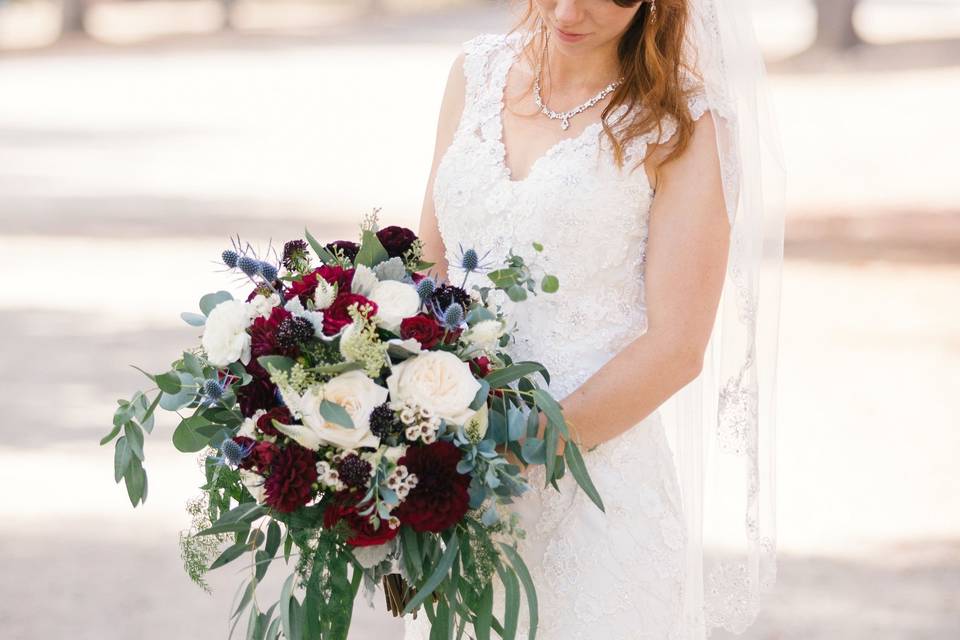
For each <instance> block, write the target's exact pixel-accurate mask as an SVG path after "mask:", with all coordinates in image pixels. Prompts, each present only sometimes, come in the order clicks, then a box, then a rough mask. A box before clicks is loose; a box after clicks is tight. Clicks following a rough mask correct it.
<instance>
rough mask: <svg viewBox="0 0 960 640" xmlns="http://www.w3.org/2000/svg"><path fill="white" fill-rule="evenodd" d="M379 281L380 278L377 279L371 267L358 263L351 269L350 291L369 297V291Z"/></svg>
mask: <svg viewBox="0 0 960 640" xmlns="http://www.w3.org/2000/svg"><path fill="white" fill-rule="evenodd" d="M379 283H380V280H379V279H377V274H376V273H374V271H373V269H371V268H370V267H368V266H367V265H365V264H358V265H357V266H356V267H355V268H354V271H353V280H352V281H351V283H350V291H352V292H353V293H359V294H360V295H362V296H366V297H368V298H369V297H370V293H371V292H372V291H373V289H374V287H376V286H377V285H378V284H379Z"/></svg>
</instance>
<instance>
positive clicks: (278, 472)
mask: <svg viewBox="0 0 960 640" xmlns="http://www.w3.org/2000/svg"><path fill="white" fill-rule="evenodd" d="M316 480H317V456H316V454H315V453H314V452H313V451H311V450H310V449H306V448H304V447H301V446H300V445H298V444H295V443H293V442H291V443H289V444H288V445H287V446H286V447H284V448H283V449H281V450H280V451H278V452H277V453H276V454H275V455H274V456H273V460H272V464H271V465H270V475H269V476H267V480H266V482H265V483H264V489H265V490H266V496H265V498H264V501H265V502H266V503H267V504H268V505H270V506H271V507H273V508H274V509H276V510H277V511H280V512H281V513H290V512H291V511H296V510H297V509H299V508H300V507H302V506H304V505H306V504H307V503H308V502H310V498H312V497H313V491H314V489H313V483H314V482H316Z"/></svg>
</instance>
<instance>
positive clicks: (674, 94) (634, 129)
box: [509, 0, 696, 167]
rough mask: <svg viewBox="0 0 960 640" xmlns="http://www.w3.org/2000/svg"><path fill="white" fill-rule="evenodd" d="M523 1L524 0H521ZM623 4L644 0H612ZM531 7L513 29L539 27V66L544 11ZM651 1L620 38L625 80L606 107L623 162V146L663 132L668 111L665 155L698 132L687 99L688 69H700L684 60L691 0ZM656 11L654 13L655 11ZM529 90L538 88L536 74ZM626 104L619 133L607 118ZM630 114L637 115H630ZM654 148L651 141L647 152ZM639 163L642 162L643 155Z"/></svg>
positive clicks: (534, 47)
mask: <svg viewBox="0 0 960 640" xmlns="http://www.w3.org/2000/svg"><path fill="white" fill-rule="evenodd" d="M520 1H521V2H522V1H523V0H520ZM609 1H610V2H615V3H616V4H618V5H619V6H621V7H631V6H634V5H636V4H637V2H640V1H641V0H609ZM526 4H527V7H526V11H525V12H524V14H523V16H522V17H521V18H520V19H519V20H518V21H517V23H516V24H514V26H513V27H511V28H510V31H509V33H513V32H516V31H518V30H523V31H526V32H529V31H537V33H535V34H534V37H533V40H532V41H531V45H530V46H529V47H528V48H527V50H526V56H527V58H528V59H529V60H530V68H536V57H537V56H539V55H540V51H541V50H542V47H543V40H542V38H543V37H544V32H543V31H542V30H541V29H540V27H541V24H542V23H540V21H539V12H538V11H537V9H536V7H535V6H534V2H533V0H526ZM651 6H652V4H651V3H650V2H648V1H644V2H643V6H641V7H640V8H639V9H638V10H637V13H636V15H635V16H634V18H633V21H632V22H631V23H630V26H629V27H627V30H626V31H625V32H624V34H623V36H621V38H620V45H619V47H618V48H617V56H618V58H619V61H620V70H621V74H622V75H623V77H624V79H623V82H622V83H621V84H620V85H619V86H618V87H617V88H616V89H615V90H614V91H613V92H612V93H611V94H610V101H609V102H608V103H607V105H606V107H604V109H603V112H602V120H603V133H605V134H606V135H607V136H609V137H610V141H611V144H612V147H613V153H614V160H615V161H616V163H617V166H618V167H622V166H623V164H624V160H625V157H624V149H625V147H626V145H627V143H628V142H630V140H632V139H634V138H637V137H639V136H642V135H645V134H648V133H650V132H652V131H654V130H656V131H657V132H658V137H659V134H660V133H661V127H662V124H663V120H664V118H665V117H667V116H669V117H672V118H673V119H674V121H675V122H676V124H677V129H676V136H675V137H674V138H673V139H672V142H671V145H672V148H671V150H670V152H669V153H668V154H667V156H666V157H665V158H664V161H666V160H669V159H670V158H672V157H674V156H676V155H677V154H679V153H681V152H682V151H683V150H684V149H685V148H686V146H687V144H688V143H689V141H690V138H691V136H692V135H693V126H694V125H693V116H691V114H690V110H689V107H688V103H687V99H688V97H689V93H690V92H691V90H692V89H688V88H685V84H684V81H683V77H684V74H685V73H691V74H693V77H696V73H695V71H694V69H693V67H692V65H690V64H689V63H688V61H687V60H685V55H684V51H685V47H684V38H685V34H686V27H687V0H656V12H655V14H651ZM652 16H653V17H652ZM528 90H529V91H532V90H533V82H532V80H531V83H530V88H529V89H528ZM621 104H623V105H626V108H627V111H626V114H625V117H624V119H623V121H622V122H624V123H625V125H624V126H623V127H622V128H620V130H619V131H617V132H616V133H615V132H614V131H613V130H612V129H611V128H610V126H609V125H608V124H607V121H606V120H607V116H608V115H609V114H610V113H611V112H612V111H613V110H614V109H616V108H617V107H618V106H620V105H621ZM631 114H633V115H632V117H631ZM650 151H651V149H650V147H649V146H648V147H647V155H648V154H649V153H650ZM645 159H646V155H645V156H644V158H641V159H640V161H639V162H638V163H637V166H638V167H639V166H640V164H641V163H642V161H643V160H645Z"/></svg>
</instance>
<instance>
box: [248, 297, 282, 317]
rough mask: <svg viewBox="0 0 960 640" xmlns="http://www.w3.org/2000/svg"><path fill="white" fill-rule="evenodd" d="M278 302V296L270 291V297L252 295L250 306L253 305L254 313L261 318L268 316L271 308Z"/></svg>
mask: <svg viewBox="0 0 960 640" xmlns="http://www.w3.org/2000/svg"><path fill="white" fill-rule="evenodd" d="M278 304H280V296H278V295H277V294H275V293H271V294H270V297H267V296H263V295H260V294H257V295H255V296H253V300H251V301H250V306H252V307H253V309H254V313H255V314H256V315H258V316H261V317H263V318H269V317H270V313H271V312H272V311H273V308H274V307H275V306H277V305H278Z"/></svg>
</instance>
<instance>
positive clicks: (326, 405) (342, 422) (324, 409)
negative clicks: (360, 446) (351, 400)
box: [320, 398, 354, 429]
mask: <svg viewBox="0 0 960 640" xmlns="http://www.w3.org/2000/svg"><path fill="white" fill-rule="evenodd" d="M320 415H321V416H323V418H324V419H325V420H326V421H327V422H332V423H334V424H335V425H337V426H340V427H345V428H347V429H353V427H354V424H353V418H351V417H350V414H349V413H347V410H346V409H344V408H343V407H342V406H340V405H339V404H336V403H335V402H330V401H329V400H327V399H326V398H324V399H323V400H321V401H320Z"/></svg>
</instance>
